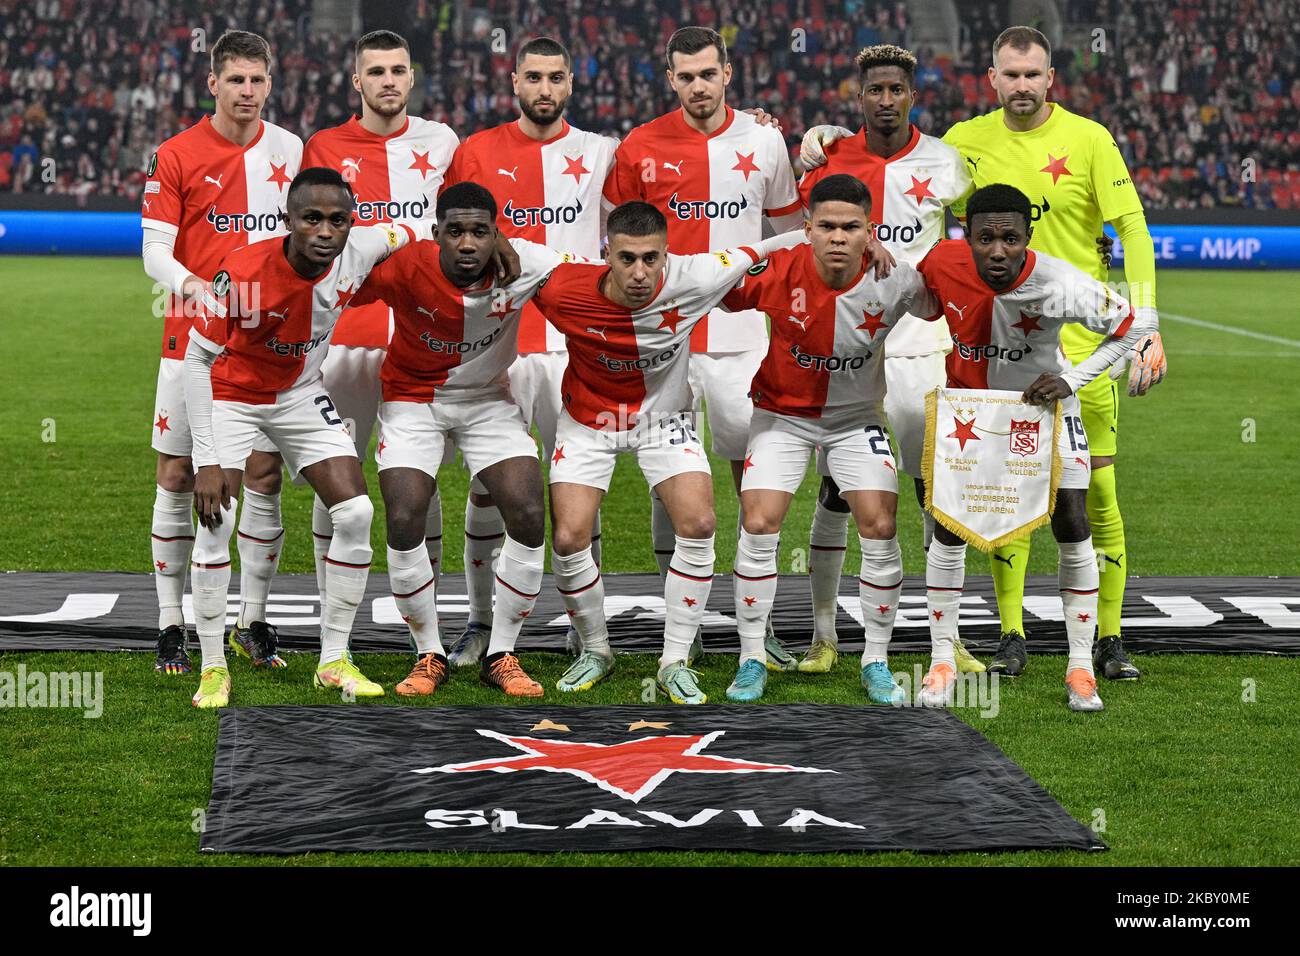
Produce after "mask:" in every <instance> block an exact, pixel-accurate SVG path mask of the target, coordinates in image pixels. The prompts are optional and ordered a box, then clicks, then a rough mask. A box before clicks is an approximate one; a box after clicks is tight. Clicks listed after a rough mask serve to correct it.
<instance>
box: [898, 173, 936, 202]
mask: <svg viewBox="0 0 1300 956" xmlns="http://www.w3.org/2000/svg"><path fill="white" fill-rule="evenodd" d="M933 179H934V177H933V176H931V177H930V179H926V180H920V179H917V178H916V177H915V176H913V177H912V188H911V189H909V190H907V191H906V192H904V193H903V195H904V196H911V197H912V198H913V199H915V200H916V204H917V205H918V206H919V205H921V200H923V199H933V198H934V193H932V192H930V182H931V180H933Z"/></svg>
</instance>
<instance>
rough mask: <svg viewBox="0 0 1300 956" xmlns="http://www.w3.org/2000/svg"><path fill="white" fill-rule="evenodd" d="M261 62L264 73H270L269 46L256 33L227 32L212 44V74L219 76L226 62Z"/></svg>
mask: <svg viewBox="0 0 1300 956" xmlns="http://www.w3.org/2000/svg"><path fill="white" fill-rule="evenodd" d="M234 59H240V60H261V61H262V62H263V63H265V64H266V71H267V72H268V73H269V72H271V44H269V43H267V42H266V40H265V39H264V38H262V37H260V36H258V35H257V34H256V33H249V32H248V31H247V30H227V31H226V32H225V33H223V34H221V36H219V37H217V42H216V43H214V44H212V56H211V60H212V73H213V75H214V76H220V75H221V68H222V67H223V66H225V65H226V61H227V60H234Z"/></svg>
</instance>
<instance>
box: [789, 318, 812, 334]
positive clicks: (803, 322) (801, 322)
mask: <svg viewBox="0 0 1300 956" xmlns="http://www.w3.org/2000/svg"><path fill="white" fill-rule="evenodd" d="M786 318H787V319H789V320H790V321H791V322H793V323H794V324H795V325H797V326H799V331H800V332H807V331H808V320H809V319H810V318H812V316H808V315H805V316H804V317H803V318H802V319H796V318H795V317H794V316H793V315H788V316H786Z"/></svg>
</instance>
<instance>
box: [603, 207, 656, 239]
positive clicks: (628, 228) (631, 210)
mask: <svg viewBox="0 0 1300 956" xmlns="http://www.w3.org/2000/svg"><path fill="white" fill-rule="evenodd" d="M605 231H606V232H607V233H608V234H609V238H611V239H613V238H614V236H615V234H617V235H620V236H632V237H633V238H636V239H641V238H644V237H645V236H655V235H658V234H659V233H663V234H664V235H667V234H668V220H667V219H665V218H664V214H663V213H662V212H660V211H659V210H658V208H656V207H655V206H652V205H650V204H649V203H648V202H642V201H641V200H639V199H634V200H632V201H631V202H625V203H623V204H622V205H621V206H619V207H618V208H617V209H615V210H614V211H613V212H611V213H610V214H609V221H608V223H607V225H606V227H605Z"/></svg>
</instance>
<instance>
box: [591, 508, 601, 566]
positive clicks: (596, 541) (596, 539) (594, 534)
mask: <svg viewBox="0 0 1300 956" xmlns="http://www.w3.org/2000/svg"><path fill="white" fill-rule="evenodd" d="M591 560H593V561H595V562H596V567H600V510H599V509H597V511H596V520H595V521H594V522H593V523H592V525H591Z"/></svg>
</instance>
